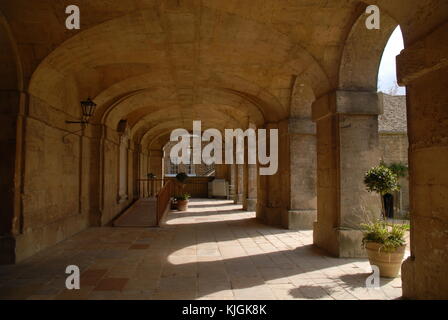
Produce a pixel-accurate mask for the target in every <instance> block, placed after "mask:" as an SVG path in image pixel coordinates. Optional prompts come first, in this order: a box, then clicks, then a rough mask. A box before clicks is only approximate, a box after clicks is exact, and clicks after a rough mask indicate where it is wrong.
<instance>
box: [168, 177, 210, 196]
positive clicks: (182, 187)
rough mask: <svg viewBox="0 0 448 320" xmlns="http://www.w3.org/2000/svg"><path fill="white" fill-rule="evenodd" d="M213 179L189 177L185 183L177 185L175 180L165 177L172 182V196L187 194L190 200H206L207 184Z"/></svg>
mask: <svg viewBox="0 0 448 320" xmlns="http://www.w3.org/2000/svg"><path fill="white" fill-rule="evenodd" d="M213 179H214V178H213V177H189V178H188V179H187V180H186V181H185V183H183V184H182V183H179V182H178V181H177V180H176V178H172V177H165V180H166V181H172V182H173V196H176V195H181V194H183V193H189V194H190V195H191V197H192V198H208V183H209V182H210V181H212V180H213Z"/></svg>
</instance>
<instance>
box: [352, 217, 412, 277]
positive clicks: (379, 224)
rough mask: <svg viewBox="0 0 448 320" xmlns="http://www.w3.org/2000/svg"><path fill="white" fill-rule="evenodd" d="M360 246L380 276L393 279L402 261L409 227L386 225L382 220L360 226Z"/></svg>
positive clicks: (404, 225)
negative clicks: (361, 229) (361, 233)
mask: <svg viewBox="0 0 448 320" xmlns="http://www.w3.org/2000/svg"><path fill="white" fill-rule="evenodd" d="M361 227H362V228H363V239H362V244H363V246H364V248H365V249H366V251H367V255H368V257H369V262H370V264H371V265H375V266H377V267H378V269H379V270H380V276H381V277H386V278H395V277H397V276H398V273H399V271H400V267H401V263H402V261H403V257H404V253H405V248H406V239H405V233H406V231H407V230H409V225H406V224H403V225H399V224H393V225H390V224H387V223H386V222H385V221H383V220H379V221H376V222H371V223H367V224H362V225H361Z"/></svg>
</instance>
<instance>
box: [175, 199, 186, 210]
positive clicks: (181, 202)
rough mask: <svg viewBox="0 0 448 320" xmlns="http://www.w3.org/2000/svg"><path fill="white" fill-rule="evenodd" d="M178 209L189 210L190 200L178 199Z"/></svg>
mask: <svg viewBox="0 0 448 320" xmlns="http://www.w3.org/2000/svg"><path fill="white" fill-rule="evenodd" d="M177 210H179V211H187V210H188V200H177Z"/></svg>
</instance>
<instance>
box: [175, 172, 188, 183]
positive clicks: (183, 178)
mask: <svg viewBox="0 0 448 320" xmlns="http://www.w3.org/2000/svg"><path fill="white" fill-rule="evenodd" d="M187 179H188V175H187V174H186V173H185V172H181V173H178V174H177V175H176V180H177V181H179V182H180V183H182V184H183V183H185V181H186V180H187Z"/></svg>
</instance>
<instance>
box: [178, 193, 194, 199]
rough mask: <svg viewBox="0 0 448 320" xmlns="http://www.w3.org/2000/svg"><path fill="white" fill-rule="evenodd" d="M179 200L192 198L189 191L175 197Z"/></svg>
mask: <svg viewBox="0 0 448 320" xmlns="http://www.w3.org/2000/svg"><path fill="white" fill-rule="evenodd" d="M174 198H175V199H176V200H177V201H183V200H188V199H190V198H191V196H190V194H189V193H183V194H181V195H178V196H176V197H174Z"/></svg>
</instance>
